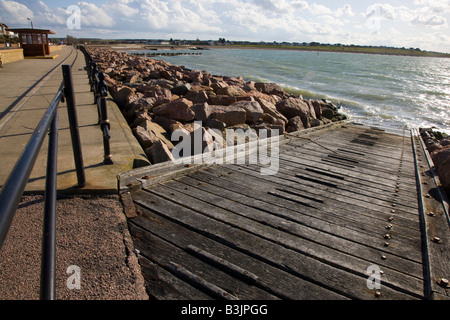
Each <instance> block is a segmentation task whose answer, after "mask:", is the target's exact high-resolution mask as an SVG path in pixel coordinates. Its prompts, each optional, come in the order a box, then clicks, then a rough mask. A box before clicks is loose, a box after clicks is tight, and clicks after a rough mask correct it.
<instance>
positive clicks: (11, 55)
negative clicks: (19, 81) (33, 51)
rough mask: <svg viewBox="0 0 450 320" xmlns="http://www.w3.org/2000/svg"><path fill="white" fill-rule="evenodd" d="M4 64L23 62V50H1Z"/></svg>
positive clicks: (0, 54)
mask: <svg viewBox="0 0 450 320" xmlns="http://www.w3.org/2000/svg"><path fill="white" fill-rule="evenodd" d="M0 56H1V58H2V62H3V64H6V63H10V62H15V61H19V60H23V49H9V50H0Z"/></svg>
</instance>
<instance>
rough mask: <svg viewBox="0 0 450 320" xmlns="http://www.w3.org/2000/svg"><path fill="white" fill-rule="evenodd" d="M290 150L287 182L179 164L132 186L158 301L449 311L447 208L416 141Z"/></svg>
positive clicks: (363, 137)
mask: <svg viewBox="0 0 450 320" xmlns="http://www.w3.org/2000/svg"><path fill="white" fill-rule="evenodd" d="M279 139H280V143H279V151H280V152H279V170H278V172H277V174H276V175H261V170H260V169H261V167H262V165H259V164H223V165H217V164H213V165H206V164H192V165H187V164H174V163H172V162H167V163H164V164H159V165H154V166H149V167H145V168H140V169H137V170H134V171H131V172H127V173H124V174H122V175H120V176H119V187H120V192H121V195H122V199H123V202H124V204H125V207H126V212H127V216H128V218H129V219H128V222H129V228H130V233H131V235H132V237H133V240H134V245H135V248H136V252H137V253H138V257H139V261H140V264H141V267H142V271H143V274H144V277H145V280H146V284H147V290H148V293H149V295H150V296H151V297H152V298H156V299H182V300H184V299H189V300H196V299H242V300H265V299H269V300H275V299H283V300H285V299H293V300H306V299H308V300H319V299H325V300H336V299H364V300H371V299H387V300H399V299H406V300H412V299H448V298H449V292H448V291H449V289H448V285H447V284H446V281H445V279H450V265H449V261H450V236H449V235H450V233H449V220H448V203H447V202H446V201H447V199H446V197H445V195H444V194H443V192H441V189H440V188H439V187H438V186H439V180H438V178H437V177H436V175H435V172H434V167H433V166H432V165H431V160H430V158H429V155H428V153H427V151H426V150H425V149H424V147H423V142H422V140H421V138H420V136H419V135H418V133H417V131H416V130H409V129H408V130H403V131H399V132H387V131H385V130H383V129H379V128H373V127H367V126H363V125H358V124H350V123H337V124H333V125H329V126H324V127H321V128H320V129H317V128H314V129H308V130H305V131H301V132H296V133H293V134H288V135H285V136H282V137H280V138H279ZM249 150H250V148H249ZM266 166H267V165H266ZM263 167H264V166H263Z"/></svg>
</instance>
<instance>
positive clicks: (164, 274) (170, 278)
mask: <svg viewBox="0 0 450 320" xmlns="http://www.w3.org/2000/svg"><path fill="white" fill-rule="evenodd" d="M133 241H135V242H136V244H139V239H137V238H133ZM139 265H140V267H141V270H142V275H143V277H144V280H145V286H146V288H147V293H148V295H149V297H150V299H156V300H212V299H213V298H212V297H210V296H208V295H206V294H204V293H203V292H201V291H199V290H197V289H195V288H194V287H192V286H191V285H188V284H186V283H185V282H184V281H182V280H180V279H178V278H177V277H175V276H174V275H173V274H171V273H170V272H168V271H166V270H164V269H163V268H161V267H159V266H158V265H157V264H155V263H154V262H152V261H150V260H148V259H147V258H145V257H143V256H140V257H139Z"/></svg>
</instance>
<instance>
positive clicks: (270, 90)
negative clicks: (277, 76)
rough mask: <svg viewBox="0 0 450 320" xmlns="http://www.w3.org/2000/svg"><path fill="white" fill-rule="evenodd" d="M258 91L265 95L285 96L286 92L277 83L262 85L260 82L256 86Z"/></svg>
mask: <svg viewBox="0 0 450 320" xmlns="http://www.w3.org/2000/svg"><path fill="white" fill-rule="evenodd" d="M254 86H255V88H256V90H258V91H260V92H262V93H265V94H275V95H281V96H283V95H285V92H284V91H283V89H281V87H280V86H279V85H277V84H276V83H262V82H258V83H255V84H254Z"/></svg>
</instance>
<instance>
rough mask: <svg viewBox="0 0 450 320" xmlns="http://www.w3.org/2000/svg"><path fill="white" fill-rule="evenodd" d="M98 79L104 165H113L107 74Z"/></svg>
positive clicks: (102, 74)
mask: <svg viewBox="0 0 450 320" xmlns="http://www.w3.org/2000/svg"><path fill="white" fill-rule="evenodd" d="M98 79H99V82H98V88H97V90H98V94H99V102H100V115H101V122H100V128H101V130H102V132H103V148H104V151H105V154H104V159H103V163H104V164H113V162H112V155H111V148H110V145H109V140H110V139H111V136H110V134H109V130H110V128H111V125H110V123H109V120H108V110H107V102H106V97H107V96H108V88H107V86H106V83H105V74H104V73H103V72H100V73H99V74H98Z"/></svg>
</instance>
